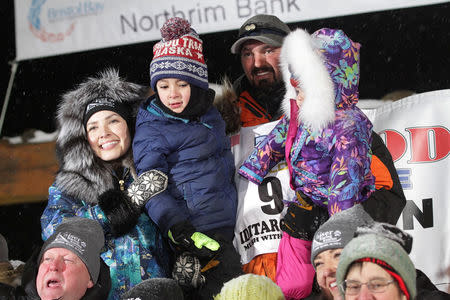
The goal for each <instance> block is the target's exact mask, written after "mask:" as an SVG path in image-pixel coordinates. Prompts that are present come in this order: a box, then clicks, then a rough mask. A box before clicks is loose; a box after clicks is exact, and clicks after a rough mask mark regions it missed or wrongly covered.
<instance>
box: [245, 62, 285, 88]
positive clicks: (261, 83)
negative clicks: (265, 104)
mask: <svg viewBox="0 0 450 300" xmlns="http://www.w3.org/2000/svg"><path fill="white" fill-rule="evenodd" d="M259 72H270V73H271V74H272V78H266V79H261V80H258V81H256V80H255V79H253V80H252V85H253V88H255V89H259V90H260V91H261V92H264V93H271V92H272V91H273V90H275V89H278V88H279V86H280V82H281V80H278V79H277V78H276V76H275V72H274V70H273V68H271V67H262V68H254V69H253V70H252V76H253V77H254V78H255V77H257V74H258V73H259Z"/></svg>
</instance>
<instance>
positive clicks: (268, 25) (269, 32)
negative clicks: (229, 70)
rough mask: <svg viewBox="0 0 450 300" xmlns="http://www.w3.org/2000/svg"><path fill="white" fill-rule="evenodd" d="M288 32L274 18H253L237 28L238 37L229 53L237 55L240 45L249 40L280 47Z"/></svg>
mask: <svg viewBox="0 0 450 300" xmlns="http://www.w3.org/2000/svg"><path fill="white" fill-rule="evenodd" d="M290 31H291V30H290V29H289V27H288V26H287V25H286V24H285V23H283V22H282V21H281V20H280V19H278V18H277V17H276V16H272V15H256V16H253V17H251V18H250V19H248V20H247V21H245V22H244V24H242V26H241V28H239V36H238V39H237V40H236V42H234V44H233V45H232V46H231V53H233V54H237V53H239V51H241V47H242V45H243V44H244V43H245V42H246V41H249V40H257V41H260V42H263V43H265V44H269V45H272V46H274V47H281V44H282V43H283V39H284V37H285V36H286V35H288V33H289V32H290Z"/></svg>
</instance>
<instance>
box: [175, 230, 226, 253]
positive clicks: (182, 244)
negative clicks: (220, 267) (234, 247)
mask: <svg viewBox="0 0 450 300" xmlns="http://www.w3.org/2000/svg"><path fill="white" fill-rule="evenodd" d="M168 236H169V238H170V240H171V241H172V242H173V243H174V244H175V248H176V249H177V250H179V251H187V252H190V253H192V254H193V255H195V256H197V257H199V258H205V257H212V256H214V255H215V254H217V251H218V250H219V248H220V244H219V243H218V242H217V241H215V240H213V239H212V238H210V237H209V236H207V235H206V234H204V233H201V232H199V231H197V230H196V229H195V228H194V226H192V224H191V223H190V222H189V221H183V222H179V223H177V224H175V225H173V226H172V227H171V228H170V230H169V232H168Z"/></svg>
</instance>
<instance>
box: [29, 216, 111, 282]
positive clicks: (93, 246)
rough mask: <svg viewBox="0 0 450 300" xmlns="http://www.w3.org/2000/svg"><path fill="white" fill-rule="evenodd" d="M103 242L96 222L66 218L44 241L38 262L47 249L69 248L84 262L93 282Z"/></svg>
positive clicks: (98, 267)
mask: <svg viewBox="0 0 450 300" xmlns="http://www.w3.org/2000/svg"><path fill="white" fill-rule="evenodd" d="M104 244H105V237H104V234H103V229H102V227H101V226H100V225H99V224H98V222H96V221H94V220H92V219H86V218H80V217H71V218H67V219H65V220H64V221H63V222H62V223H61V224H60V225H59V226H58V227H57V228H56V230H55V232H53V234H52V235H51V236H50V237H49V238H48V239H47V240H46V241H45V243H44V245H43V246H42V249H41V252H40V253H39V257H38V263H40V262H41V259H42V256H43V255H44V253H45V251H47V250H48V249H51V248H64V249H67V250H70V251H72V252H73V253H75V254H76V255H77V256H78V257H79V258H80V259H81V260H82V261H83V262H84V264H85V265H86V268H87V269H88V271H89V274H90V275H91V279H92V281H93V282H94V284H95V283H96V282H97V279H98V274H99V272H100V259H101V258H100V252H101V249H102V248H103V245H104Z"/></svg>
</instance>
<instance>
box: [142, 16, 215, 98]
mask: <svg viewBox="0 0 450 300" xmlns="http://www.w3.org/2000/svg"><path fill="white" fill-rule="evenodd" d="M161 36H162V38H163V39H162V40H161V41H160V42H158V43H157V44H155V45H154V46H153V60H152V61H151V63H150V85H151V87H152V89H153V90H154V91H156V83H157V82H158V80H160V79H163V78H178V79H181V80H184V81H187V82H188V83H190V84H193V85H195V86H198V87H199V88H202V89H204V90H208V69H207V66H206V64H205V58H204V57H203V42H202V40H201V39H200V37H199V36H198V34H197V32H195V30H194V29H192V28H191V24H189V22H188V21H186V20H185V19H182V18H178V17H174V18H171V19H169V20H167V22H166V23H164V25H163V26H162V28H161Z"/></svg>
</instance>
